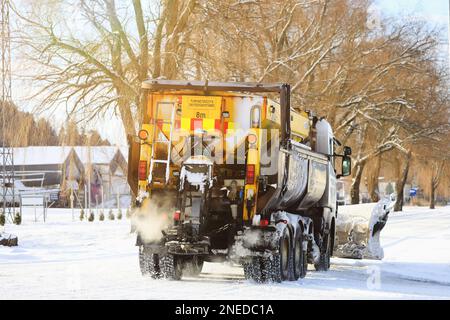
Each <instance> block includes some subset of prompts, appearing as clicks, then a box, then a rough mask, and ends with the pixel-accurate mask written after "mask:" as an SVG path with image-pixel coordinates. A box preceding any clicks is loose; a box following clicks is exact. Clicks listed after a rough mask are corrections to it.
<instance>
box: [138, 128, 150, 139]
mask: <svg viewBox="0 0 450 320" xmlns="http://www.w3.org/2000/svg"><path fill="white" fill-rule="evenodd" d="M139 139H141V140H147V139H148V131H147V130H140V131H139Z"/></svg>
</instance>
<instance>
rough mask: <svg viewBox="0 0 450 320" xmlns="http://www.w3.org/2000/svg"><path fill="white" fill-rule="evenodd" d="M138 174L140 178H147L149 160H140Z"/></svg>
mask: <svg viewBox="0 0 450 320" xmlns="http://www.w3.org/2000/svg"><path fill="white" fill-rule="evenodd" d="M138 176H139V180H146V179H147V161H145V160H141V161H139V168H138Z"/></svg>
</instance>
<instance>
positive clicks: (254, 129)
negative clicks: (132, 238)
mask: <svg viewBox="0 0 450 320" xmlns="http://www.w3.org/2000/svg"><path fill="white" fill-rule="evenodd" d="M142 89H143V90H144V91H145V97H146V101H147V102H146V103H147V108H146V112H145V115H144V121H143V125H142V127H141V130H140V131H139V134H138V136H137V137H129V143H130V153H129V183H130V186H131V188H132V190H133V193H134V194H135V195H136V203H135V204H136V209H135V211H134V212H135V214H134V218H133V225H134V227H135V230H136V233H137V245H138V246H139V260H140V267H141V271H142V273H143V274H144V275H149V276H151V277H154V278H159V277H164V278H169V279H174V280H178V279H181V277H182V276H183V275H187V276H195V275H198V274H199V273H200V271H201V268H202V265H203V262H205V261H207V262H223V261H231V262H234V263H239V264H241V265H242V266H243V268H244V273H245V277H246V278H247V279H253V280H255V281H257V282H266V281H275V282H281V281H284V280H297V279H298V278H302V277H304V276H305V274H306V271H307V265H308V263H311V264H314V266H315V268H316V269H317V270H328V269H329V267H330V257H331V255H332V253H333V247H334V241H335V232H336V231H335V225H336V212H337V200H336V179H338V178H339V177H341V176H347V175H349V174H350V170H351V169H350V168H351V159H350V155H351V149H350V148H349V147H344V148H343V154H342V155H338V154H336V153H335V151H334V150H335V146H336V145H337V144H339V142H338V141H337V140H336V139H335V138H334V136H333V131H332V129H331V126H330V124H329V123H328V122H327V121H326V120H324V119H319V118H317V117H316V116H314V115H312V114H311V113H309V112H304V111H298V108H293V106H291V103H290V86H289V85H288V84H279V83H274V84H256V83H236V82H227V83H222V82H208V81H172V80H148V81H145V82H144V83H143V84H142ZM277 101H279V102H277ZM335 165H336V167H337V168H335ZM337 171H339V172H338V173H337Z"/></svg>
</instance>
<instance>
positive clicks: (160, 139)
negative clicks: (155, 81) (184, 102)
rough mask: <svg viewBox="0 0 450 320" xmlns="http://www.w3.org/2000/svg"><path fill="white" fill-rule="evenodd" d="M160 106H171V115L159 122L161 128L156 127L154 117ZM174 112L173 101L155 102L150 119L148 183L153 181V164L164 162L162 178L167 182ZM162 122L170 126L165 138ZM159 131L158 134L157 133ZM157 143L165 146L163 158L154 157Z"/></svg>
mask: <svg viewBox="0 0 450 320" xmlns="http://www.w3.org/2000/svg"><path fill="white" fill-rule="evenodd" d="M160 107H166V108H167V107H170V108H172V111H171V116H170V119H162V122H159V123H161V124H162V125H161V129H158V121H157V119H156V117H158V114H159V108H160ZM175 114H176V107H175V103H172V102H165V103H164V102H162V103H161V102H160V103H158V104H157V106H156V112H155V117H154V118H153V120H152V124H153V133H152V138H153V140H152V151H151V156H150V170H149V171H150V174H149V176H148V183H149V184H151V183H152V182H153V178H154V177H153V173H154V172H153V171H154V170H155V164H158V163H160V164H164V165H165V166H166V170H165V179H164V183H166V184H167V183H168V182H169V175H170V157H171V151H172V135H173V128H174V122H175ZM164 124H168V125H169V126H170V130H169V138H168V139H167V137H166V136H165V134H164V131H163V126H164ZM158 133H160V134H158ZM157 144H163V145H165V146H166V147H167V158H163V159H158V158H157V157H156V154H155V150H156V145H157Z"/></svg>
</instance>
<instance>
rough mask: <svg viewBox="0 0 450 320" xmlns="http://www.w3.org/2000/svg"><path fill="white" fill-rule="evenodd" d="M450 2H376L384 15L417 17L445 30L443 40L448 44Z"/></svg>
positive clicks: (410, 0) (382, 0) (446, 0)
mask: <svg viewBox="0 0 450 320" xmlns="http://www.w3.org/2000/svg"><path fill="white" fill-rule="evenodd" d="M449 2H450V0H375V4H376V6H377V7H378V10H379V11H380V12H381V13H382V14H383V15H390V16H396V15H397V16H401V17H404V18H408V17H415V18H419V19H423V20H426V21H427V22H429V23H430V24H431V25H438V26H440V27H442V28H443V38H445V40H447V42H448V23H449Z"/></svg>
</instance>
